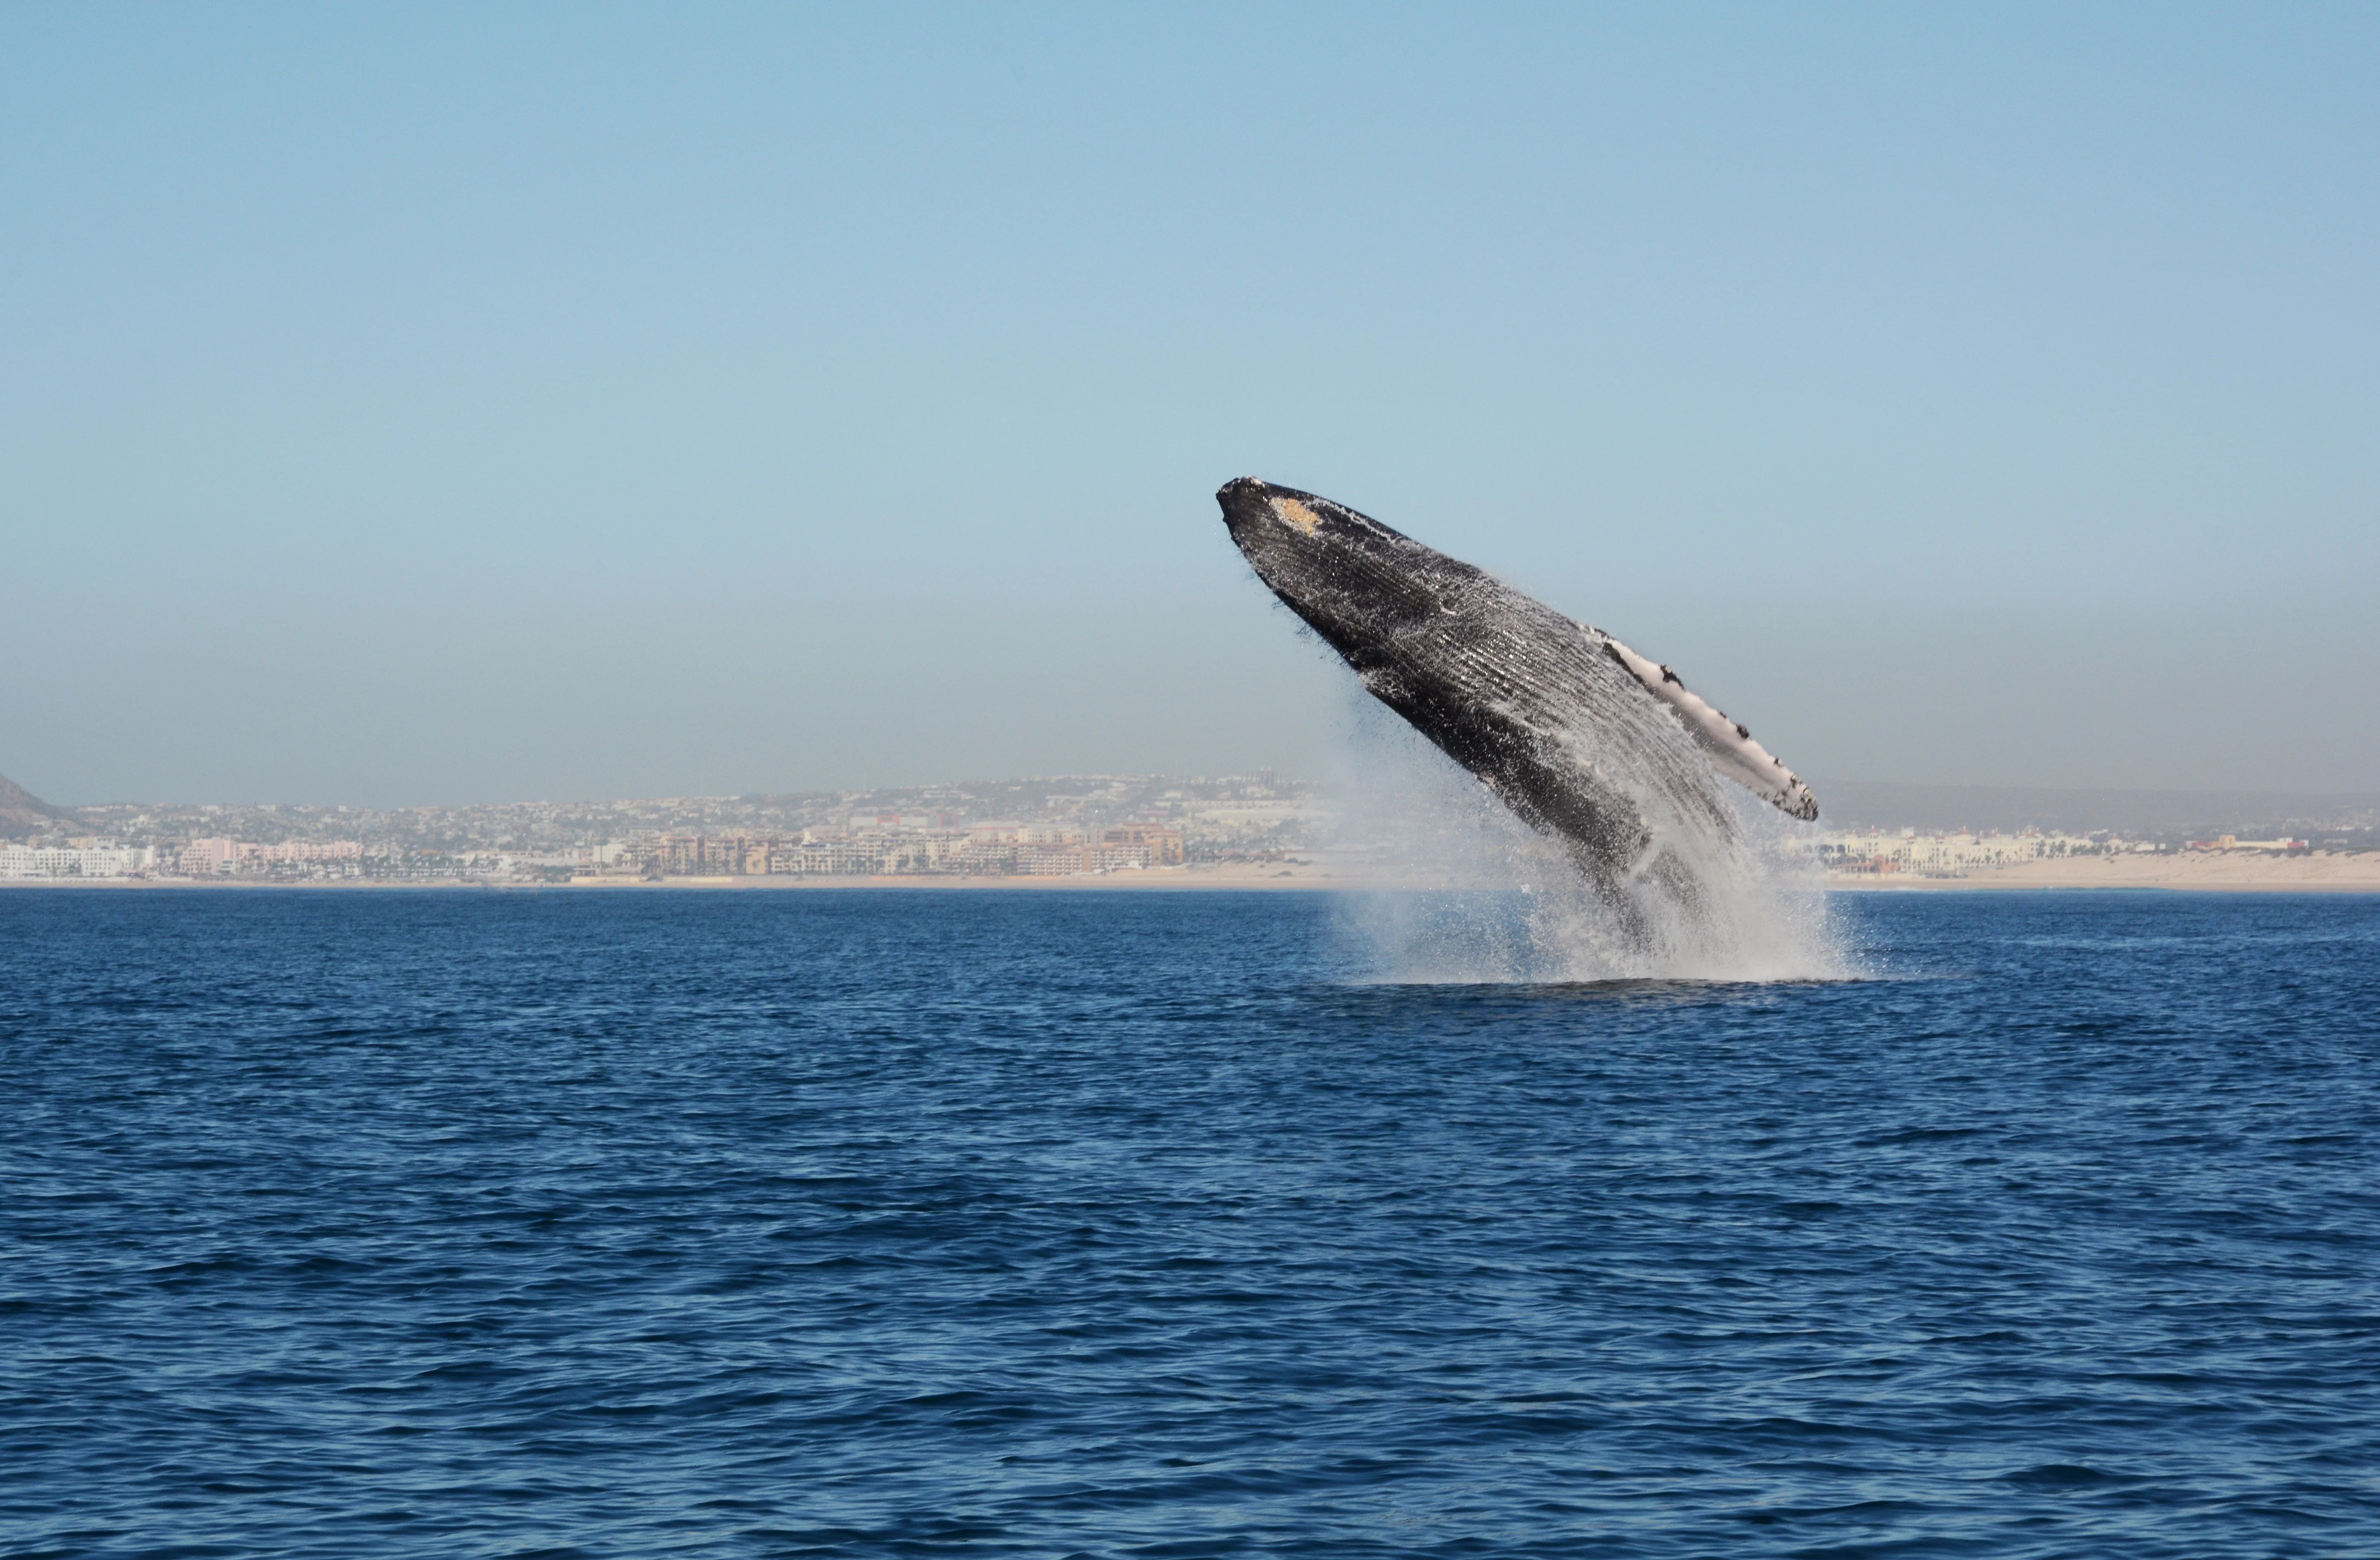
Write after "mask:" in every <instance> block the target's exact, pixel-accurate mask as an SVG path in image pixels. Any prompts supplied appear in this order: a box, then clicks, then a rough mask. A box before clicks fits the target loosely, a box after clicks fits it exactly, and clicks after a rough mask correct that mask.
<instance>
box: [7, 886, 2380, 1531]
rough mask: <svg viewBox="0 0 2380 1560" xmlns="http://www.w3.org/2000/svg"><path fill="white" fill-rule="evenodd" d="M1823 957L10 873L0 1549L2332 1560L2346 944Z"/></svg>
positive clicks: (2348, 1398) (2374, 1478) (1884, 931)
mask: <svg viewBox="0 0 2380 1560" xmlns="http://www.w3.org/2000/svg"><path fill="white" fill-rule="evenodd" d="M1474 910H1475V912H1476V913H1482V914H1487V915H1491V916H1492V915H1493V914H1495V913H1497V909H1496V907H1495V906H1494V905H1492V904H1491V905H1487V906H1484V907H1474ZM1832 914H1833V916H1834V917H1835V920H1836V925H1837V933H1838V937H1839V939H1840V942H1841V944H1842V945H1843V946H1844V947H1845V948H1846V949H1848V950H1849V953H1850V956H1851V958H1852V962H1853V963H1854V964H1855V965H1856V966H1857V967H1860V968H1864V969H1865V970H1866V971H1868V972H1869V973H1870V976H1871V978H1863V979H1857V980H1846V981H1830V982H1811V983H1800V984H1795V983H1779V984H1765V985H1748V984H1747V985H1694V984H1672V985H1662V984H1621V985H1603V986H1597V985H1571V986H1545V985H1538V986H1529V985H1515V984H1468V985H1460V984H1457V985H1433V984H1428V983H1427V982H1415V981H1401V982H1394V983H1376V982H1373V981H1372V980H1370V979H1368V978H1367V974H1368V973H1375V972H1368V971H1367V967H1366V959H1367V957H1369V955H1368V954H1367V952H1366V947H1367V945H1366V943H1365V942H1364V940H1363V938H1362V937H1360V936H1354V937H1351V936H1350V935H1348V930H1347V928H1348V925H1349V916H1350V912H1349V909H1348V907H1346V906H1344V905H1342V904H1341V903H1340V902H1338V901H1333V900H1332V899H1330V898H1329V897H1327V896H1318V895H1316V896H1309V895H1304V894H1288V893H1283V894H1277V895H1264V894H1250V895H1227V894H1154V893H1152V894H1130V893H998V892H984V893H967V892H948V893H931V892H914V893H911V892H868V891H859V892H784V893H700V892H664V891H654V892H618V893H602V894H591V893H584V892H581V893H575V894H574V893H568V892H560V893H547V894H541V895H540V894H534V893H485V894H478V893H470V892H459V891H458V892H431V893H402V892H398V893H377V892H302V891H301V892H238V891H197V892H105V891H79V892H78V891H59V890H11V891H7V892H0V1058H4V1059H5V1066H6V1077H5V1093H0V1129H5V1130H4V1131H0V1193H5V1202H0V1553H5V1554H7V1555H11V1556H31V1555H85V1554H90V1555H134V1554H140V1555H169V1554H170V1555H298V1554H303V1555H340V1556H372V1555H408V1556H410V1555H440V1556H482V1555H486V1556H493V1555H524V1556H526V1555H546V1556H562V1555H590V1556H591V1555H602V1556H648V1555H675V1554H684V1555H711V1554H716V1555H825V1554H848V1555H931V1554H1020V1555H1066V1554H1088V1555H1135V1554H1138V1555H1168V1556H1187V1555H1208V1554H1217V1555H1220V1554H1333V1555H1348V1554H1354V1555H1365V1554H1370V1555H1391V1554H1393V1555H1407V1554H1413V1555H1429V1554H1450V1555H1453V1554H1460V1555H1506V1554H1510V1555H1537V1554H1563V1555H1572V1554H1575V1555H1611V1556H1630V1557H1640V1556H1670V1555H1678V1556H1687V1555H1693V1556H1785V1555H1802V1556H1820V1555H1825V1556H1850V1555H1883V1554H1897V1555H1931V1554H1943V1555H1965V1556H2053V1555H2056V1556H2064V1555H2073V1556H2132V1555H2140V1556H2148V1555H2160V1556H2162V1555H2172V1556H2248V1555H2370V1554H2375V1553H2380V1119H2375V1112H2380V901H2375V900H2372V899H2350V898H2338V899H2328V898H2313V897H2271V898H2262V897H2236V898H2234V897H2217V896H2195V895H2189V896H2185V895H2147V894H2143V895H2115V894H2067V895H2056V894H2041V895H2024V894H1988V895H1986V894H1955V893H1954V894H1910V895H1867V896H1852V897H1847V898H1844V899H1840V900H1838V901H1836V903H1835V905H1834V907H1833V911H1832Z"/></svg>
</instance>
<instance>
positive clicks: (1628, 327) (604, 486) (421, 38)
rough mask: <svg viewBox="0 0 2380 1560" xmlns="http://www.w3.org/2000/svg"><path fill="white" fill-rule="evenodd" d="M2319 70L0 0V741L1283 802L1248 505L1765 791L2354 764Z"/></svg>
mask: <svg viewBox="0 0 2380 1560" xmlns="http://www.w3.org/2000/svg"><path fill="white" fill-rule="evenodd" d="M2375 81H2380V8H2375V7H2374V6H2368V5H2357V6H2338V7H2323V6H2240V7H2236V8H2203V7H2191V6H2174V5H2157V6H2143V7H2139V8H2127V7H2107V6H2097V7H2093V6H2063V5H2061V6H2043V7H2039V8H2034V9H2026V8H2022V7H2013V6H1988V7H1985V6H1977V7H1973V8H1971V9H1966V10H1959V9H1954V8H1950V7H1946V6H1924V7H1917V6H1876V7H1873V8H1865V7H1839V8H1815V9H1814V8H1808V7H1782V6H1764V7H1754V6H1742V7H1724V8H1718V7H1713V8H1694V7H1688V6H1658V7H1657V6H1643V7H1634V8H1628V9H1609V10H1598V9H1591V8H1585V7H1581V6H1558V7H1548V8H1545V9H1529V8H1514V7H1481V6H1462V7H1455V6H1447V7H1443V8H1394V7H1388V6H1379V5H1364V6H1348V7H1344V8H1339V7H1302V8H1300V7H1288V8H1284V7H1281V6H1254V7H1248V8H1244V9H1243V8H1227V7H1221V6H1199V7H1180V8H1173V9H1160V8H1157V7H1151V6H1087V7H1083V8H1041V7H1032V8H1026V7H1001V8H991V7H983V6H949V7H922V8H902V7H893V6H865V7H863V6H844V7H836V8H832V9H827V8H821V9H818V10H795V9H791V8H787V7H782V6H766V7H753V8H749V9H745V8H735V7H710V8H694V7H667V8H664V7H660V6H649V7H616V6H615V7H593V6H552V7H537V6H506V7H489V6H468V7H455V8H448V9H441V8H437V7H434V6H420V5H408V6H403V7H384V8H368V7H361V6H292V7H287V8H278V7H268V6H244V7H240V6H206V7H200V6H179V7H167V6H119V7H114V8H108V7H93V6H50V5H13V6H6V8H5V9H0V212H5V215H0V601H5V603H6V605H5V607H0V773H6V774H9V775H11V776H14V777H15V778H17V779H18V780H21V781H23V782H24V783H25V784H27V785H28V786H29V787H30V788H31V789H32V790H34V791H35V792H40V793H42V794H43V795H46V796H49V797H51V798H52V799H54V800H58V801H65V802H100V801H109V800H121V799H140V798H152V799H180V800H225V801H230V800H282V801H323V802H349V803H383V804H388V803H414V802H461V801H482V800H508V799H521V798H528V797H537V796H550V797H573V796H609V795H625V794H653V793H665V792H753V791H780V790H793V789H807V788H811V787H820V786H837V785H859V784H871V783H893V782H902V781H916V780H936V779H946V778H954V777H960V776H968V775H1001V774H1014V773H1030V772H1051V771H1071V770H1081V769H1123V770H1138V769H1158V768H1161V769H1172V770H1192V771H1219V770H1227V769H1239V768H1251V767H1254V766H1257V765H1260V764H1274V765H1278V766H1280V767H1282V768H1289V769H1293V770H1308V771H1312V770H1317V769H1319V768H1323V767H1324V765H1325V761H1326V758H1327V752H1328V750H1329V749H1330V746H1331V744H1333V743H1334V741H1335V740H1336V737H1335V735H1334V733H1336V732H1339V731H1341V730H1342V728H1343V727H1344V724H1345V722H1346V720H1347V719H1348V694H1347V688H1348V686H1349V683H1350V680H1349V679H1348V678H1347V677H1346V676H1345V674H1344V673H1343V672H1342V671H1339V670H1338V669H1337V667H1336V666H1335V664H1334V663H1332V662H1330V661H1329V660H1327V659H1325V656H1324V652H1322V651H1320V650H1318V648H1317V647H1314V646H1313V645H1312V644H1311V643H1310V642H1306V641H1303V640H1301V639H1300V638H1299V637H1297V636H1296V635H1294V634H1293V631H1292V622H1291V620H1290V619H1288V617H1287V616H1286V615H1285V614H1284V613H1283V612H1282V611H1280V610H1279V609H1276V608H1273V607H1271V606H1270V605H1269V599H1268V598H1267V597H1266V596H1265V595H1264V593H1263V591H1262V589H1261V587H1258V586H1257V584H1256V583H1255V581H1254V579H1253V578H1252V577H1251V576H1250V575H1248V574H1247V572H1246V570H1245V565H1244V564H1242V562H1240V560H1239V558H1238V556H1237V554H1236V553H1234V552H1233V550H1232V549H1231V547H1230V545H1229V542H1228V540H1227V538H1225V536H1224V533H1223V529H1222V526H1221V525H1220V523H1219V521H1218V518H1217V514H1216V510H1215V506H1214V502H1213V499H1212V496H1211V495H1212V493H1213V490H1214V489H1215V488H1216V487H1217V486H1218V485H1219V484H1220V483H1221V482H1222V481H1223V480H1224V479H1225V478H1230V477H1233V476H1237V475H1240V474H1242V473H1254V474H1257V475H1260V476H1263V477H1266V478H1271V479H1273V480H1276V481H1282V482H1288V483H1292V484H1294V485H1296V486H1300V487H1305V488H1311V489H1314V490H1319V491H1322V492H1325V493H1328V494H1330V496H1331V497H1333V498H1337V499H1340V500H1342V502H1348V503H1352V504H1354V505H1355V506H1357V507H1358V508H1361V509H1364V510H1366V511H1367V512H1369V513H1371V514H1375V515H1377V516H1378V517H1379V518H1381V519H1383V520H1385V521H1387V522H1388V523H1389V524H1390V525H1393V526H1398V527H1400V528H1401V529H1404V530H1407V531H1409V532H1412V533H1414V534H1415V535H1416V536H1419V537H1420V538H1423V539H1425V540H1427V541H1428V542H1430V543H1432V544H1434V545H1436V546H1439V547H1441V548H1443V549H1445V550H1449V551H1451V552H1454V553H1456V554H1458V555H1460V556H1463V557H1465V558H1469V559H1471V560H1473V561H1475V562H1480V563H1482V564H1485V565H1487V566H1488V567H1490V568H1493V569H1496V570H1498V571H1500V572H1501V573H1502V574H1506V575H1507V576H1508V577H1511V578H1512V579H1513V580H1515V581H1516V582H1518V583H1520V584H1521V585H1523V586H1524V587H1526V588H1529V589H1531V590H1533V591H1535V592H1536V593H1538V594H1539V595H1541V596H1543V597H1545V598H1546V599H1548V600H1549V601H1552V602H1553V603H1555V604H1556V605H1558V606H1560V607H1562V608H1564V609H1566V610H1568V611H1572V612H1573V613H1574V614H1576V615H1578V616H1581V617H1584V618H1586V619H1588V620H1590V621H1592V622H1595V623H1599V624H1601V625H1603V626H1604V627H1607V628H1609V629H1611V630H1612V631H1614V632H1615V633H1618V634H1619V635H1621V636H1622V637H1623V638H1626V639H1628V640H1630V641H1631V642H1632V643H1634V644H1635V645H1636V646H1637V647H1638V648H1640V649H1643V650H1645V651H1646V652H1647V653H1649V654H1652V655H1654V656H1656V657H1658V658H1659V659H1665V660H1668V661H1670V662H1671V663H1672V664H1674V665H1676V666H1677V667H1678V668H1679V669H1680V670H1681V671H1682V672H1683V673H1684V674H1685V675H1686V677H1687V678H1688V680H1689V682H1690V683H1693V684H1694V685H1695V686H1696V687H1697V688H1698V689H1700V690H1701V691H1703V692H1705V693H1706V694H1708V695H1710V696H1712V697H1713V698H1715V699H1716V700H1717V701H1718V702H1719V703H1720V704H1721V705H1723V706H1724V707H1727V708H1728V709H1729V710H1730V713H1733V714H1735V715H1737V716H1738V717H1739V718H1741V719H1743V720H1745V721H1747V722H1748V723H1749V724H1750V725H1751V726H1752V728H1753V730H1754V731H1755V733H1757V734H1758V735H1759V736H1760V737H1762V738H1763V739H1764V741H1766V742H1767V744H1768V745H1769V746H1770V747H1772V748H1773V749H1774V750H1776V751H1777V752H1778V753H1779V754H1780V755H1781V756H1783V757H1784V758H1785V759H1786V761H1787V762H1788V763H1791V764H1792V765H1794V766H1795V767H1797V768H1800V769H1802V770H1803V772H1804V773H1806V774H1810V775H1812V776H1813V777H1814V778H1815V779H1817V780H1824V779H1826V778H1828V777H1830V776H1831V777H1835V778H1841V779H1863V780H1939V781H1960V782H1969V783H2011V784H2044V785H2060V784H2066V785H2143V786H2177V787H2275V788H2301V789H2338V790H2344V789H2380V734H2375V732H2380V721H2375V720H2374V714H2375V708H2374V707H2375V704H2380V611H2376V610H2375V608H2380V597H2375V582H2380V283H2375V279H2380V91H2375V90H2374V82H2375ZM1822 794H1823V792H1822Z"/></svg>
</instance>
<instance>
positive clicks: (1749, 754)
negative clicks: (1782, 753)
mask: <svg viewBox="0 0 2380 1560" xmlns="http://www.w3.org/2000/svg"><path fill="white" fill-rule="evenodd" d="M1579 626H1580V627H1582V628H1586V631H1587V633H1589V634H1591V635H1594V636H1595V637H1596V638H1597V639H1598V640H1600V641H1601V642H1602V645H1603V648H1604V652H1605V653H1606V654H1608V655H1609V656H1610V658H1611V659H1613V660H1615V661H1618V662H1619V663H1620V664H1621V666H1622V667H1623V668H1625V669H1626V670H1627V672H1628V675H1629V676H1631V677H1633V678H1634V679H1635V680H1636V681H1637V682H1638V683H1642V684H1643V685H1644V687H1645V692H1646V693H1649V694H1651V695H1653V696H1654V697H1655V698H1657V699H1659V700H1660V701H1661V702H1662V703H1663V704H1666V705H1668V706H1669V707H1670V708H1671V709H1673V710H1675V711H1677V713H1678V718H1679V719H1680V720H1682V721H1684V722H1685V727H1686V732H1687V733H1688V734H1689V735H1691V736H1692V737H1693V738H1694V745H1695V746H1696V747H1699V748H1701V749H1702V751H1703V756H1704V757H1706V758H1707V759H1709V760H1710V767H1711V768H1714V769H1716V770H1718V772H1719V773H1720V774H1722V775H1725V776H1726V777H1727V778H1728V779H1730V780H1733V781H1735V782H1736V783H1737V784H1738V785H1741V786H1743V788H1744V789H1745V790H1747V791H1750V792H1752V793H1753V794H1754V795H1755V796H1757V797H1759V798H1760V799H1761V800H1763V801H1765V802H1767V803H1768V804H1771V805H1773V806H1774V807H1776V808H1777V809H1778V810H1779V812H1782V813H1786V814H1789V815H1790V816H1793V817H1797V818H1801V819H1803V821H1804V822H1806V821H1808V820H1810V819H1812V818H1815V817H1816V816H1818V799H1817V798H1816V797H1815V796H1813V795H1812V794H1811V793H1810V788H1809V787H1808V786H1806V785H1804V784H1803V783H1802V779H1801V777H1800V776H1799V775H1796V774H1795V773H1794V772H1793V771H1792V770H1791V769H1789V768H1786V767H1785V765H1784V763H1783V761H1782V760H1780V759H1779V758H1778V757H1777V756H1776V755H1774V754H1772V753H1770V752H1769V751H1768V750H1767V748H1765V747H1763V746H1761V745H1760V744H1758V743H1756V742H1755V741H1753V740H1752V733H1751V732H1747V731H1745V730H1744V729H1743V727H1742V726H1739V725H1737V724H1736V723H1735V722H1734V721H1732V720H1729V719H1728V718H1727V717H1726V716H1725V715H1723V714H1721V713H1719V711H1718V709H1716V708H1714V707H1712V706H1711V704H1710V702H1709V701H1708V700H1706V699H1704V698H1702V697H1701V696H1699V695H1696V694H1695V693H1694V691H1693V690H1691V689H1689V688H1688V687H1687V686H1686V685H1685V683H1682V682H1681V681H1680V680H1679V678H1678V674H1677V673H1676V672H1674V671H1670V669H1669V668H1668V667H1666V666H1660V665H1658V664H1656V663H1655V662H1653V661H1649V660H1647V659H1645V658H1644V657H1643V656H1640V655H1638V654H1637V653H1636V652H1635V651H1633V650H1632V649H1630V648H1629V647H1627V646H1625V645H1623V644H1621V642H1620V641H1619V640H1617V639H1614V638H1613V637H1611V635H1609V634H1606V633H1604V632H1603V631H1602V630H1601V629H1598V628H1587V625H1586V624H1585V623H1581V624H1580V625H1579Z"/></svg>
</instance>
